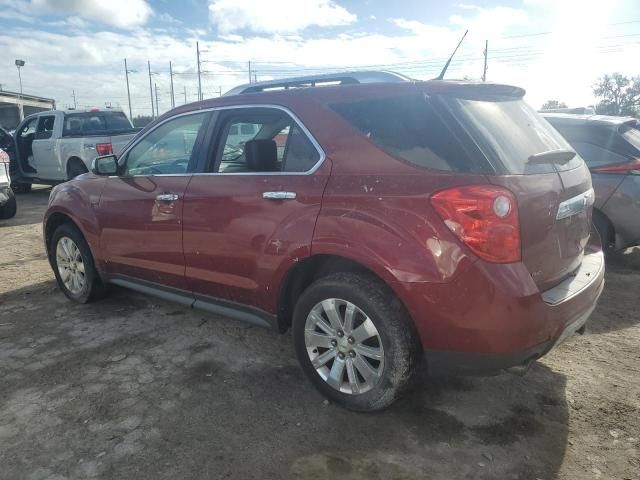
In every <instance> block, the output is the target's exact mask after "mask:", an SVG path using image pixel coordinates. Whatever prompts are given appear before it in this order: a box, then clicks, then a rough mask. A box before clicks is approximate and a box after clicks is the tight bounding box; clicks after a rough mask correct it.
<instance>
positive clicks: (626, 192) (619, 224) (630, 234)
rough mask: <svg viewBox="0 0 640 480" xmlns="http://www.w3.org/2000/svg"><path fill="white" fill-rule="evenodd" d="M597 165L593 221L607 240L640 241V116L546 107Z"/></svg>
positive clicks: (621, 244)
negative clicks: (553, 110) (576, 112)
mask: <svg viewBox="0 0 640 480" xmlns="http://www.w3.org/2000/svg"><path fill="white" fill-rule="evenodd" d="M543 116H544V118H546V119H547V121H548V122H549V123H551V125H553V126H554V127H555V128H556V130H558V131H559V132H560V133H561V134H562V136H564V138H565V139H566V140H567V141H568V142H569V143H570V144H571V146H572V147H573V148H574V149H575V150H576V151H577V152H578V153H579V154H580V156H581V157H582V158H583V159H584V161H585V162H586V163H587V165H588V166H589V169H590V170H591V179H592V181H593V188H594V190H595V194H596V198H595V204H594V210H593V221H594V223H595V225H596V227H597V229H598V231H599V232H600V236H601V237H602V242H603V244H604V245H605V246H606V247H607V248H608V249H610V250H613V249H615V250H619V249H623V248H628V247H631V246H634V245H639V244H640V121H639V120H637V119H635V118H631V117H610V116H603V115H572V114H559V113H543Z"/></svg>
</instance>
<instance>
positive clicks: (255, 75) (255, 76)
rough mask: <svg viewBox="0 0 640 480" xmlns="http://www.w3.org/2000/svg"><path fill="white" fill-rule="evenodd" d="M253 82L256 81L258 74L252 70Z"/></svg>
mask: <svg viewBox="0 0 640 480" xmlns="http://www.w3.org/2000/svg"><path fill="white" fill-rule="evenodd" d="M253 83H258V74H257V73H256V72H253Z"/></svg>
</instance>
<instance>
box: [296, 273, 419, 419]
mask: <svg viewBox="0 0 640 480" xmlns="http://www.w3.org/2000/svg"><path fill="white" fill-rule="evenodd" d="M293 337H294V343H295V348H296V353H297V355H298V359H299V361H300V363H301V365H302V368H303V370H304V371H305V373H306V374H307V376H308V377H309V379H310V380H311V382H312V383H313V384H314V385H315V387H316V388H317V389H318V390H320V392H321V393H323V394H324V395H325V396H326V397H328V398H329V399H330V400H332V401H334V402H335V403H338V404H340V405H342V406H344V407H346V408H349V409H352V410H356V411H362V412H370V411H376V410H381V409H383V408H385V407H388V406H389V405H391V404H392V403H393V402H394V401H395V400H396V399H397V398H398V397H399V396H400V395H401V394H402V393H403V392H404V391H405V390H406V389H407V388H408V387H409V386H410V385H411V384H412V381H413V379H414V377H415V372H416V370H417V366H418V364H419V360H420V358H421V354H420V352H421V348H420V344H419V342H418V338H417V335H416V333H415V328H414V326H413V322H412V321H411V319H410V318H409V315H408V314H407V312H406V311H405V309H404V307H403V305H402V304H401V303H400V301H399V300H398V298H397V297H396V296H395V295H394V294H393V293H392V292H391V291H390V290H389V289H388V288H387V287H386V286H385V285H384V284H383V283H382V282H380V281H379V280H377V279H375V278H373V277H370V276H367V275H358V274H353V273H338V274H333V275H330V276H328V277H325V278H322V279H320V280H318V281H316V282H315V283H313V284H312V285H311V286H310V287H309V288H308V289H307V290H305V292H304V293H303V294H302V295H301V296H300V299H299V300H298V302H297V304H296V307H295V310H294V315H293Z"/></svg>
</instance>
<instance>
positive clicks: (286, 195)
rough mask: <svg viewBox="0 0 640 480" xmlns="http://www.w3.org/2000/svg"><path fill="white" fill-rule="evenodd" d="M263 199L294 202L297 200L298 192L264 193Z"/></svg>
mask: <svg viewBox="0 0 640 480" xmlns="http://www.w3.org/2000/svg"><path fill="white" fill-rule="evenodd" d="M262 198H268V199H270V200H293V199H294V198H296V192H264V193H263V194H262Z"/></svg>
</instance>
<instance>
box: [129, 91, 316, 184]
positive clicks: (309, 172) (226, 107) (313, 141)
mask: <svg viewBox="0 0 640 480" xmlns="http://www.w3.org/2000/svg"><path fill="white" fill-rule="evenodd" d="M246 108H272V109H275V110H280V111H282V112H284V113H286V114H287V115H289V117H291V118H292V119H293V121H294V122H296V123H297V124H298V126H299V127H300V129H301V130H302V132H303V133H304V134H305V135H306V136H307V139H308V140H309V141H310V142H311V144H312V145H313V146H314V148H315V149H316V151H317V152H318V154H319V155H320V158H319V159H318V161H317V162H316V163H315V165H313V166H312V167H311V168H310V169H309V170H307V171H305V172H229V173H224V172H195V173H194V172H185V173H158V174H153V175H128V176H126V178H135V177H176V176H179V177H182V176H188V175H194V176H196V175H197V176H205V175H211V176H217V175H229V176H263V175H267V176H271V175H285V176H286V175H296V176H298V175H313V174H314V173H315V172H316V171H317V170H318V169H319V168H320V166H321V165H322V164H323V163H324V161H325V159H326V158H327V156H326V154H325V153H324V150H323V149H322V147H321V146H320V144H319V143H318V141H317V140H316V139H315V137H314V136H313V135H312V134H311V132H310V131H309V129H308V128H307V127H306V125H305V124H304V123H302V121H301V120H300V119H299V118H298V116H297V115H296V114H295V113H293V112H292V111H291V110H289V109H288V108H287V107H284V106H282V105H275V104H270V103H252V104H245V105H224V106H221V107H210V108H203V109H200V110H192V111H189V112H184V113H180V114H178V115H173V116H171V117H168V118H165V119H164V120H163V121H162V122H160V123H158V124H157V125H154V126H153V128H151V129H149V131H147V132H146V133H145V134H144V135H143V136H141V137H140V138H138V139H137V140H135V141H133V142H132V143H130V144H129V145H128V146H127V147H126V148H125V150H124V151H122V152H121V154H120V155H119V158H118V165H119V166H122V165H123V163H120V162H121V159H123V158H125V157H126V156H127V155H128V154H129V152H130V151H131V149H132V148H134V147H135V146H136V145H138V143H140V142H141V141H142V140H144V138H145V137H146V136H147V135H149V134H150V133H151V132H153V131H155V130H156V129H157V128H159V127H160V126H162V125H164V124H165V123H167V122H168V121H171V120H173V119H175V118H179V117H184V116H187V115H197V114H199V113H207V112H218V111H224V110H238V109H246ZM123 177H124V176H123Z"/></svg>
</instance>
